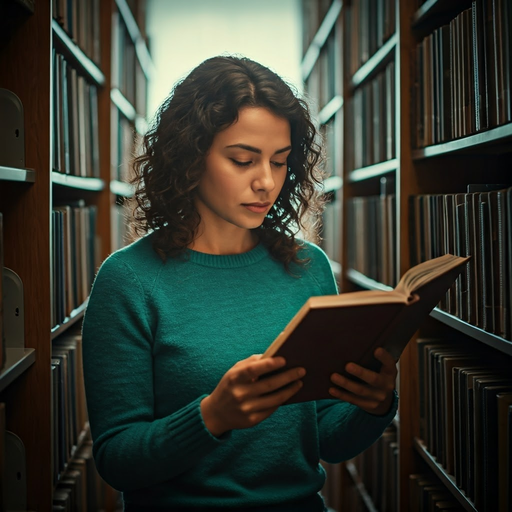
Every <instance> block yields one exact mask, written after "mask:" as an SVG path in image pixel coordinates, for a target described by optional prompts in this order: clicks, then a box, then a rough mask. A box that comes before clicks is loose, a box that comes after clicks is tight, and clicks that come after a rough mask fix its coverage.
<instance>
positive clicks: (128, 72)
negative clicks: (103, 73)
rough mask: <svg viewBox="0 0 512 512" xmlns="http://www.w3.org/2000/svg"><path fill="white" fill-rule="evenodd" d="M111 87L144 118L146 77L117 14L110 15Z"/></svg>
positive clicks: (123, 24)
mask: <svg viewBox="0 0 512 512" xmlns="http://www.w3.org/2000/svg"><path fill="white" fill-rule="evenodd" d="M111 86H112V88H116V89H119V90H120V91H121V93H122V94H123V96H124V97H125V98H126V99H127V100H128V101H129V102H130V104H131V105H132V106H133V108H134V109H135V111H136V112H137V114H138V115H140V116H142V117H145V116H146V103H147V77H146V75H145V73H144V70H143V68H142V67H141V64H140V61H139V59H138V56H137V52H136V47H135V44H134V42H133V40H132V38H131V36H130V33H129V32H128V29H127V27H126V24H125V22H124V19H123V17H122V16H121V14H120V13H119V12H117V11H116V12H115V13H114V14H113V15H112V71H111Z"/></svg>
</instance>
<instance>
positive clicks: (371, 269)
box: [347, 194, 397, 286]
mask: <svg viewBox="0 0 512 512" xmlns="http://www.w3.org/2000/svg"><path fill="white" fill-rule="evenodd" d="M347 220H348V223H347V226H348V227H347V250H348V257H347V261H348V264H349V268H351V269H353V270H356V271H357V272H360V273H361V274H363V275H364V276H366V277H368V278H370V279H373V280H375V281H377V282H379V283H382V284H385V285H388V286H394V285H395V284H396V283H397V272H396V267H395V260H396V248H395V246H396V196H395V194H387V195H386V194H381V195H379V196H365V197H351V198H349V199H348V200H347Z"/></svg>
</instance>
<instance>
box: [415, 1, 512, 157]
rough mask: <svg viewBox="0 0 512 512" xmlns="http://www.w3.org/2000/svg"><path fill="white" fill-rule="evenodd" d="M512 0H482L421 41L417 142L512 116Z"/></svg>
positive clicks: (447, 136)
mask: <svg viewBox="0 0 512 512" xmlns="http://www.w3.org/2000/svg"><path fill="white" fill-rule="evenodd" d="M511 24H512V5H511V4H510V2H509V1H508V0H476V1H473V2H472V4H471V8H470V9H466V10H464V11H462V12H461V13H460V14H459V15H458V16H456V17H455V18H454V19H453V20H451V21H450V23H449V24H447V25H443V26H441V27H439V28H437V29H436V30H434V31H433V32H432V33H431V34H429V35H428V36H427V37H425V38H424V39H423V40H422V41H421V42H420V43H419V44H418V46H417V47H416V65H415V70H414V72H415V78H414V88H415V109H414V110H415V112H416V117H415V124H416V130H415V145H416V147H418V148H422V147H425V146H430V145H432V144H439V143H441V142H446V141H450V140H454V139H457V138H460V137H465V136H468V135H471V134H474V133H477V132H479V131H482V130H486V129H489V128H493V127H495V126H499V125H503V124H505V123H509V122H510V121H512V93H511V80H512V78H511V65H512V64H511V61H510V59H511V51H512V50H511V43H512V34H511V29H510V27H511Z"/></svg>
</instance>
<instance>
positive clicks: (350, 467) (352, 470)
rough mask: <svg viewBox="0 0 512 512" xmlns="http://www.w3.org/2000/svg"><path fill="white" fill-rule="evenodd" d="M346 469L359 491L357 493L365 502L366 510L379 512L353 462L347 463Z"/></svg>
mask: <svg viewBox="0 0 512 512" xmlns="http://www.w3.org/2000/svg"><path fill="white" fill-rule="evenodd" d="M345 468H346V470H347V472H348V474H349V475H350V477H351V478H352V481H353V482H354V486H355V488H356V489H357V492H358V493H359V496H361V499H362V500H363V502H364V504H365V506H366V509H367V510H368V511H369V512H378V510H377V508H376V507H375V505H374V503H373V500H372V498H371V496H370V495H369V494H368V491H367V490H366V487H365V486H364V484H363V482H362V481H361V479H360V478H359V475H358V473H357V469H356V467H355V466H354V464H353V463H352V462H347V463H346V464H345Z"/></svg>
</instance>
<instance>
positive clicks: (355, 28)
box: [345, 0, 395, 76]
mask: <svg viewBox="0 0 512 512" xmlns="http://www.w3.org/2000/svg"><path fill="white" fill-rule="evenodd" d="M394 32H395V0H353V1H352V2H351V5H350V6H349V8H348V9H347V10H346V34H347V35H346V38H345V41H347V42H349V41H350V43H349V44H347V45H346V46H347V52H346V58H347V65H346V69H347V70H348V72H349V73H350V76H352V75H353V74H354V73H355V72H356V71H357V70H358V69H359V68H360V67H361V66H362V65H363V64H364V63H365V62H367V61H368V59H370V57H372V56H373V55H374V54H375V52H376V51H377V50H378V49H379V48H380V47H381V46H382V45H383V44H384V43H385V42H386V41H387V40H388V39H389V38H390V37H391V36H392V35H393V34H394Z"/></svg>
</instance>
